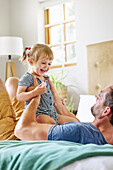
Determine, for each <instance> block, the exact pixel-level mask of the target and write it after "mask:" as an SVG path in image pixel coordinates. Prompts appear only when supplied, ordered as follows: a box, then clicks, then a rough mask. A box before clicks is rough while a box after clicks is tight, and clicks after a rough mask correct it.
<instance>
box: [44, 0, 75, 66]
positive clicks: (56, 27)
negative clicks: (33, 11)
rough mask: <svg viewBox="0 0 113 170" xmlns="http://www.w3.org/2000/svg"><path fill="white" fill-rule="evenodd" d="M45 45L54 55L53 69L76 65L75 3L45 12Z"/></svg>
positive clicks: (53, 7) (59, 5)
mask: <svg viewBox="0 0 113 170" xmlns="http://www.w3.org/2000/svg"><path fill="white" fill-rule="evenodd" d="M44 17H45V43H46V44H47V45H49V46H50V48H51V49H52V51H53V53H54V61H53V67H55V68H56V67H62V66H72V65H75V64H76V25H75V24H76V23H75V8H74V1H70V2H66V3H60V4H58V5H55V6H51V7H48V8H46V9H45V10H44Z"/></svg>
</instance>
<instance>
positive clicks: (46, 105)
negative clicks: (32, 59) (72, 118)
mask: <svg viewBox="0 0 113 170" xmlns="http://www.w3.org/2000/svg"><path fill="white" fill-rule="evenodd" d="M44 77H45V78H46V81H45V82H46V89H47V91H46V93H44V94H41V98H40V103H39V106H38V108H37V112H36V115H39V114H45V115H48V116H50V117H51V118H53V119H54V120H55V121H56V123H58V117H59V114H58V113H57V112H56V109H55V107H54V105H53V104H54V100H53V94H52V92H51V89H50V85H49V81H48V79H49V76H47V75H45V76H44ZM37 82H38V85H40V84H41V83H42V82H43V81H42V80H40V79H39V78H37ZM18 85H19V86H26V87H30V86H33V85H34V83H33V75H32V74H30V73H28V72H26V73H25V74H24V75H23V76H22V77H21V78H20V80H19V82H18ZM28 104H29V102H28V101H25V108H26V107H27V105H28Z"/></svg>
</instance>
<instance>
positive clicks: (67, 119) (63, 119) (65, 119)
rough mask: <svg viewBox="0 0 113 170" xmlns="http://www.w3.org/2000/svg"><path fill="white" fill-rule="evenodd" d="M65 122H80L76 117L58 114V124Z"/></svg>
mask: <svg viewBox="0 0 113 170" xmlns="http://www.w3.org/2000/svg"><path fill="white" fill-rule="evenodd" d="M67 122H80V121H79V120H78V119H77V118H76V117H75V118H73V117H70V116H64V115H59V119H58V124H62V123H67Z"/></svg>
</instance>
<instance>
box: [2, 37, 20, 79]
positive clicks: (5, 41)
mask: <svg viewBox="0 0 113 170" xmlns="http://www.w3.org/2000/svg"><path fill="white" fill-rule="evenodd" d="M22 51H23V39H22V38H20V37H13V36H11V37H10V36H5V37H4V36H2V37H0V55H2V56H6V55H8V62H7V63H6V80H7V78H9V77H10V75H11V74H12V76H13V77H16V69H15V63H14V62H12V61H11V56H12V55H13V56H21V55H22ZM10 73H11V74H10Z"/></svg>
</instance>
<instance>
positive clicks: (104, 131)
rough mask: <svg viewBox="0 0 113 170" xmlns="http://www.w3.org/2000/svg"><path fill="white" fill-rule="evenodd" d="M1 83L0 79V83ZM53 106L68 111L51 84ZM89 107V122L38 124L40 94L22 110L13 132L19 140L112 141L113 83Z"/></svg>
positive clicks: (86, 142)
mask: <svg viewBox="0 0 113 170" xmlns="http://www.w3.org/2000/svg"><path fill="white" fill-rule="evenodd" d="M2 85H3V84H2V83H1V82H0V86H2ZM50 85H51V90H52V92H53V96H54V100H55V103H56V105H55V107H56V109H59V110H60V111H61V113H64V112H65V114H68V112H69V111H68V110H67V109H66V107H65V106H64V105H62V103H61V102H60V100H58V96H57V94H56V93H54V92H55V91H54V87H53V85H52V84H51V82H50ZM96 98H97V101H96V103H95V105H94V106H93V107H92V109H91V110H92V113H93V115H94V117H95V119H94V121H93V122H92V123H83V122H73V123H72V122H70V123H65V124H61V125H50V124H40V123H37V121H36V109H37V107H38V105H39V102H40V96H37V97H35V98H33V99H32V100H31V102H30V104H29V105H28V107H27V109H26V110H25V111H24V112H23V113H22V115H21V117H20V120H19V121H18V123H17V125H16V127H15V136H17V137H18V138H19V139H21V140H47V139H48V140H66V141H72V142H77V143H82V144H88V143H94V144H99V145H102V144H106V143H109V144H113V135H112V134H113V125H112V124H113V115H112V114H113V87H112V86H109V87H107V88H106V89H104V90H103V91H101V93H100V94H99V95H97V96H96Z"/></svg>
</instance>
